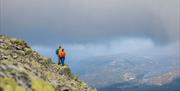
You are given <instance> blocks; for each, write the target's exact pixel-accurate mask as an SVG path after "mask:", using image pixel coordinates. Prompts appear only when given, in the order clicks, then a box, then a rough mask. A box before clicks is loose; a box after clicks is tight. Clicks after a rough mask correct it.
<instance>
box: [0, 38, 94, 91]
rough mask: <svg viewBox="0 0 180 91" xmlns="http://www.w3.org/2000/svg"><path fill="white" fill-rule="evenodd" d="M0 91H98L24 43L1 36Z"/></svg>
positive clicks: (65, 67) (67, 68) (68, 69)
mask: <svg viewBox="0 0 180 91" xmlns="http://www.w3.org/2000/svg"><path fill="white" fill-rule="evenodd" d="M0 91H96V89H92V88H91V87H89V86H88V85H87V84H86V83H85V82H83V81H80V80H79V79H78V78H77V77H76V76H74V75H73V74H72V73H71V70H70V68H69V67H68V65H65V66H60V65H57V64H54V63H52V60H51V59H50V58H46V57H44V56H42V55H40V54H38V53H37V52H36V51H33V50H32V49H31V48H30V46H28V44H27V43H26V42H25V41H24V40H18V39H15V38H10V37H7V36H4V35H0Z"/></svg>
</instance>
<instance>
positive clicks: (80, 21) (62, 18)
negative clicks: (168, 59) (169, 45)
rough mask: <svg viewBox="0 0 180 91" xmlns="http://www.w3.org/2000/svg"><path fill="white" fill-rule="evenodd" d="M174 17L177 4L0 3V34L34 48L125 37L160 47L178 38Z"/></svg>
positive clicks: (120, 0) (123, 0)
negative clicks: (160, 43)
mask: <svg viewBox="0 0 180 91" xmlns="http://www.w3.org/2000/svg"><path fill="white" fill-rule="evenodd" d="M179 11H180V10H179V0H1V33H4V34H8V35H12V36H15V37H20V38H21V37H22V38H25V39H27V40H28V41H30V42H31V43H32V44H35V45H36V44H37V45H41V44H54V43H60V42H61V43H72V42H74V43H77V42H80V43H83V42H96V41H102V40H111V39H112V38H116V37H127V36H128V37H129V36H130V37H147V38H152V39H153V41H156V42H157V43H158V42H162V43H164V42H169V41H172V40H176V39H177V37H178V36H179V31H180V30H179V26H178V25H179V24H180V21H179V16H180V14H179ZM39 41H41V42H39Z"/></svg>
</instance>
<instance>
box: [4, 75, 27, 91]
mask: <svg viewBox="0 0 180 91" xmlns="http://www.w3.org/2000/svg"><path fill="white" fill-rule="evenodd" d="M0 88H2V90H3V91H26V89H25V88H23V87H21V86H19V85H18V84H17V82H16V81H15V80H14V79H12V78H0Z"/></svg>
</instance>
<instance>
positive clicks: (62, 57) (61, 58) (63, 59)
mask: <svg viewBox="0 0 180 91" xmlns="http://www.w3.org/2000/svg"><path fill="white" fill-rule="evenodd" d="M59 56H60V60H61V64H62V66H64V61H65V57H66V53H65V51H64V49H62V50H61V52H59Z"/></svg>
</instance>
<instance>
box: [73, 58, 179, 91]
mask: <svg viewBox="0 0 180 91" xmlns="http://www.w3.org/2000/svg"><path fill="white" fill-rule="evenodd" d="M74 68H76V69H75V70H77V71H76V72H77V73H76V74H78V75H79V76H80V79H82V80H85V81H87V82H88V83H89V84H90V85H91V86H93V87H96V88H99V90H100V91H121V90H122V89H123V91H140V89H149V90H144V91H152V90H153V89H156V88H157V89H156V90H155V91H159V90H158V89H161V87H162V88H163V89H164V86H165V87H167V86H166V85H168V84H169V85H170V86H172V87H179V88H177V89H180V86H176V85H177V84H175V83H179V81H180V80H179V79H180V58H179V56H175V55H151V56H141V55H138V56H137V55H136V56H134V55H130V54H117V55H111V56H100V57H94V58H88V59H85V61H82V60H81V61H78V62H76V64H75V65H74ZM175 79H178V80H175ZM172 84H173V85H172ZM174 84H175V86H174ZM179 85H180V84H179ZM131 88H136V90H132V89H131ZM170 88H171V87H170ZM108 89H111V90H108ZM150 89H151V90H150ZM174 89H176V88H174ZM153 91H154V90H153ZM169 91H179V90H169Z"/></svg>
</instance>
